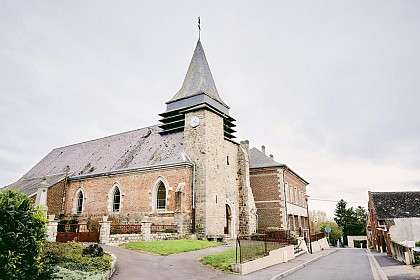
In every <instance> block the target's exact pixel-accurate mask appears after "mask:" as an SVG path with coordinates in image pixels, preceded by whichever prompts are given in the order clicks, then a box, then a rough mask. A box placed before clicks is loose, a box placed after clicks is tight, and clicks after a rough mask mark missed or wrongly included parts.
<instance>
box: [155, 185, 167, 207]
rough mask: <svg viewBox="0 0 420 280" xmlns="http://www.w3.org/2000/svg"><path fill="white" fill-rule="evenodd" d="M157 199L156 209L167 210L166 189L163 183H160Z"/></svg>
mask: <svg viewBox="0 0 420 280" xmlns="http://www.w3.org/2000/svg"><path fill="white" fill-rule="evenodd" d="M156 197H157V199H156V209H165V208H166V188H165V185H164V184H163V182H160V183H159V187H158V189H157V196H156Z"/></svg>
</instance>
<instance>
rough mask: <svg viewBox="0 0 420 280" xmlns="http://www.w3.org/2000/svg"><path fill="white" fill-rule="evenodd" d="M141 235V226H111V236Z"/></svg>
mask: <svg viewBox="0 0 420 280" xmlns="http://www.w3.org/2000/svg"><path fill="white" fill-rule="evenodd" d="M136 233H137V234H139V233H141V225H138V224H134V225H111V234H136Z"/></svg>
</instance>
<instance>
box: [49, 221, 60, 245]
mask: <svg viewBox="0 0 420 280" xmlns="http://www.w3.org/2000/svg"><path fill="white" fill-rule="evenodd" d="M57 231H58V222H56V221H48V224H47V240H48V241H49V242H55V241H56V239H57Z"/></svg>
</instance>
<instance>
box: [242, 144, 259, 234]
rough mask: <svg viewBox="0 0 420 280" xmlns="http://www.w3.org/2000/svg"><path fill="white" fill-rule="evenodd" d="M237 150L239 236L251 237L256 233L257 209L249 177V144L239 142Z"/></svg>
mask: <svg viewBox="0 0 420 280" xmlns="http://www.w3.org/2000/svg"><path fill="white" fill-rule="evenodd" d="M238 149H239V151H238V154H239V157H238V167H239V170H238V180H239V234H241V235H251V234H252V233H255V232H256V231H257V215H256V213H257V208H256V206H255V201H254V194H253V193H252V189H251V181H250V175H249V142H248V141H243V142H241V146H239V147H238Z"/></svg>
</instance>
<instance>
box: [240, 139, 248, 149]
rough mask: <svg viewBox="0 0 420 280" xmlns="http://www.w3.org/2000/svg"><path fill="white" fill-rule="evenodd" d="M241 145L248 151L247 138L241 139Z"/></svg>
mask: <svg viewBox="0 0 420 280" xmlns="http://www.w3.org/2000/svg"><path fill="white" fill-rule="evenodd" d="M241 146H242V148H244V149H245V150H246V151H247V152H249V140H245V141H241Z"/></svg>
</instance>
